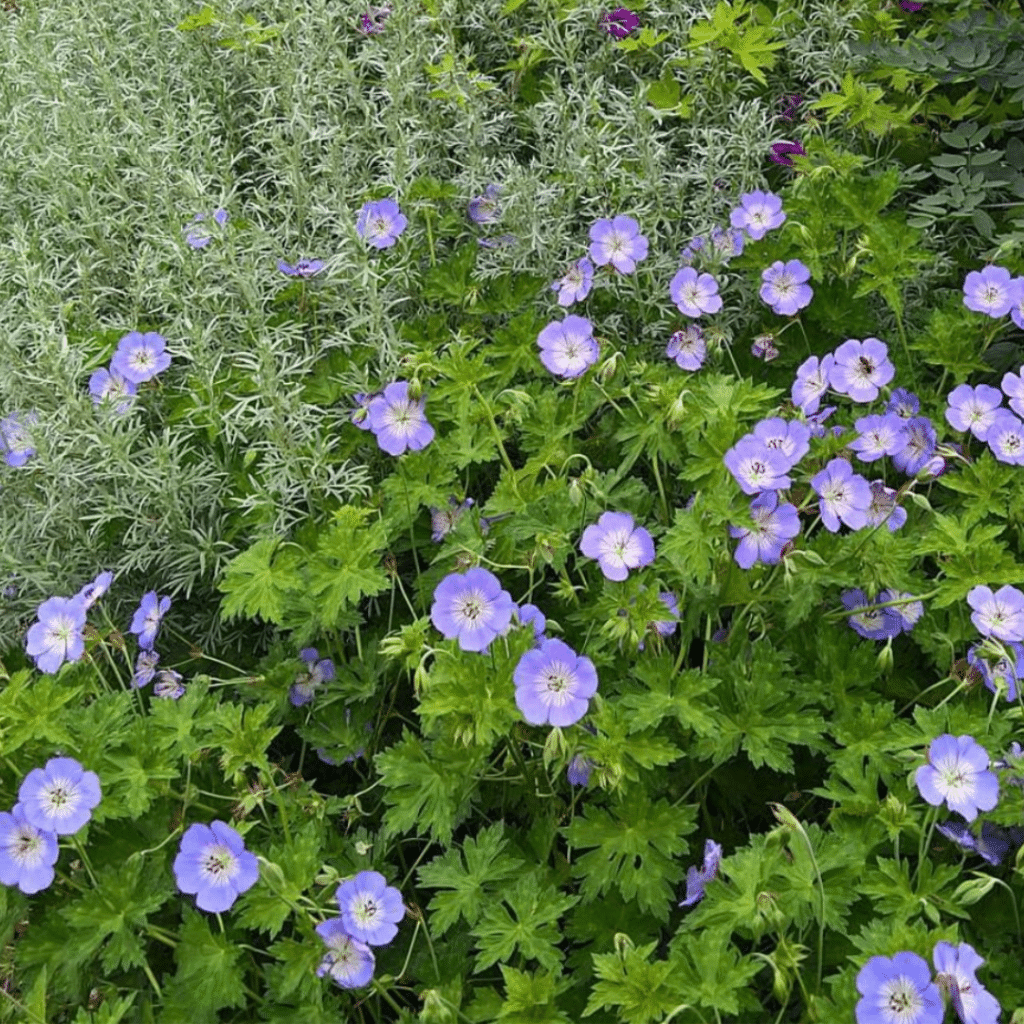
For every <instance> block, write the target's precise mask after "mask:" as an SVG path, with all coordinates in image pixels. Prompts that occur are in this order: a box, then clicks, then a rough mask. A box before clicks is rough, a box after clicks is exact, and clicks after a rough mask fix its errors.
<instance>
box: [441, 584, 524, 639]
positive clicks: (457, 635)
mask: <svg viewBox="0 0 1024 1024" xmlns="http://www.w3.org/2000/svg"><path fill="white" fill-rule="evenodd" d="M512 607H513V601H512V595H511V594H509V592H508V591H507V590H503V589H502V587H501V582H500V581H499V580H498V577H497V576H495V575H494V573H492V572H489V571H488V570H487V569H483V568H481V567H480V566H477V567H476V568H475V569H470V570H469V571H468V572H466V573H465V574H464V575H460V574H459V573H454V572H453V573H449V574H448V575H447V576H445V578H444V579H443V580H441V582H440V583H439V584H438V585H437V587H436V588H435V590H434V603H433V604H432V605H431V608H430V621H431V622H433V624H434V626H435V627H436V628H437V630H438V631H439V632H440V633H442V634H443V635H444V637H445V639H447V640H455V639H458V641H459V647H460V648H461V649H462V650H463V651H486V650H487V648H488V647H490V645H491V641H492V640H493V639H494V638H495V637H496V636H499V635H500V634H501V631H502V630H503V629H505V628H506V627H507V626H508V625H509V624H510V623H511V621H512Z"/></svg>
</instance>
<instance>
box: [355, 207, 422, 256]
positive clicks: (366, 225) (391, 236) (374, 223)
mask: <svg viewBox="0 0 1024 1024" xmlns="http://www.w3.org/2000/svg"><path fill="white" fill-rule="evenodd" d="M408 224H409V220H408V218H407V217H405V216H404V215H403V214H402V212H401V211H400V210H399V209H398V203H396V202H395V201H394V200H393V199H378V200H376V201H373V200H369V201H367V202H365V203H363V205H362V208H361V209H360V211H359V216H358V218H357V219H356V234H358V235H359V237H360V238H364V239H366V241H368V242H369V243H370V245H372V246H373V247H374V248H375V249H388V248H390V247H391V246H392V245H394V244H395V242H396V241H398V236H399V235H401V233H402V232H403V231H404V230H405V229H406V227H407V226H408Z"/></svg>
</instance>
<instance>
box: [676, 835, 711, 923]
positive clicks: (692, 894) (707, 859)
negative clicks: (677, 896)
mask: <svg viewBox="0 0 1024 1024" xmlns="http://www.w3.org/2000/svg"><path fill="white" fill-rule="evenodd" d="M721 861H722V847H721V846H720V845H719V844H718V843H716V842H715V841H714V840H713V839H707V840H705V841H704V863H703V864H702V865H701V866H700V867H699V868H696V867H691V868H687V871H686V899H685V900H683V901H682V903H680V904H679V906H681V907H692V906H693V905H694V904H695V903H700V901H701V900H702V899H704V889H705V887H706V886H707V884H708V882H710V881H711V880H712V879H713V878H714V877H715V876H716V875H717V874H718V865H719V864H720V863H721Z"/></svg>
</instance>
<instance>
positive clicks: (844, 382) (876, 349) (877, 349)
mask: <svg viewBox="0 0 1024 1024" xmlns="http://www.w3.org/2000/svg"><path fill="white" fill-rule="evenodd" d="M835 360H836V361H835V365H834V366H833V367H832V372H831V373H830V374H829V383H830V384H831V385H832V387H833V389H834V390H836V391H838V392H839V393H840V394H841V395H849V396H850V398H851V399H853V401H855V402H873V401H874V400H875V399H876V398H877V397H878V389H879V388H880V387H881V386H882V385H883V384H888V383H889V381H891V380H892V379H893V377H895V376H896V368H895V367H894V366H893V365H892V363H890V362H889V348H888V346H887V345H886V344H885V343H884V342H881V341H879V340H878V339H877V338H866V339H865V340H864V341H857V340H855V339H853V338H849V339H847V340H846V341H844V342H843V343H842V345H840V346H839V348H837V349H836V351H835Z"/></svg>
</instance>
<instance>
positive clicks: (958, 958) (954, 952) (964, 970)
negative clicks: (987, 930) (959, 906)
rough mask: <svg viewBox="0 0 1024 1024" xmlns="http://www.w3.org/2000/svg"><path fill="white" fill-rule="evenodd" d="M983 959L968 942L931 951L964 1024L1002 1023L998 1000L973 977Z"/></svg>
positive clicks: (939, 944)
mask: <svg viewBox="0 0 1024 1024" xmlns="http://www.w3.org/2000/svg"><path fill="white" fill-rule="evenodd" d="M986 824H988V823H987V822H986ZM984 962H985V961H984V960H983V959H982V958H981V957H980V956H978V954H977V952H976V951H975V949H974V947H973V946H970V945H968V944H967V943H966V942H961V943H960V945H958V946H954V945H953V944H952V943H950V942H937V943H935V949H933V950H932V963H933V964H935V970H936V972H937V973H938V978H937V981H938V983H939V985H940V986H943V987H945V989H946V991H947V992H949V996H950V1001H951V1002H952V1004H953V1009H954V1010H956V1015H957V1016H958V1017H959V1018H960V1021H961V1024H999V1015H1000V1014H1001V1013H1002V1008H1001V1007H1000V1005H999V1001H998V1000H997V999H996V998H995V996H993V995H992V994H991V993H990V992H989V991H988V990H987V989H986V988H985V987H984V986H983V985H982V984H981V982H979V981H978V979H977V978H976V977H975V976H974V972H975V971H976V970H977V969H978V968H979V967H980V966H981V965H982V964H983V963H984Z"/></svg>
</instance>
